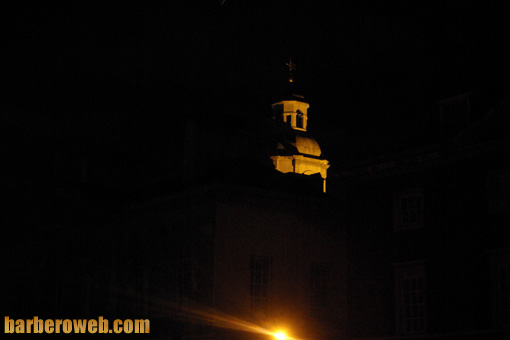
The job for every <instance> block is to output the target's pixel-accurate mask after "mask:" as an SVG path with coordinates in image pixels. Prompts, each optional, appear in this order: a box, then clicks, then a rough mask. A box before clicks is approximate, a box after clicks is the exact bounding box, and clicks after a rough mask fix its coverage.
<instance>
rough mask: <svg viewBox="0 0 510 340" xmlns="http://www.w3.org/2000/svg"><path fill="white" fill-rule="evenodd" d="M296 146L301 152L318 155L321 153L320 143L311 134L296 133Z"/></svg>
mask: <svg viewBox="0 0 510 340" xmlns="http://www.w3.org/2000/svg"><path fill="white" fill-rule="evenodd" d="M295 146H296V148H297V149H298V151H299V153H302V154H305V155H312V156H317V157H319V156H320V155H321V148H320V147H319V143H317V141H316V140H315V139H313V138H312V137H310V136H300V135H296V144H295Z"/></svg>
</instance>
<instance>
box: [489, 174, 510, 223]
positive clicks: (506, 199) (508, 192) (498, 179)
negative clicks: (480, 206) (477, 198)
mask: <svg viewBox="0 0 510 340" xmlns="http://www.w3.org/2000/svg"><path fill="white" fill-rule="evenodd" d="M487 191H488V196H487V197H488V202H487V203H488V207H489V212H491V213H506V212H509V211H510V171H509V170H499V171H493V172H491V173H489V175H488V181H487Z"/></svg>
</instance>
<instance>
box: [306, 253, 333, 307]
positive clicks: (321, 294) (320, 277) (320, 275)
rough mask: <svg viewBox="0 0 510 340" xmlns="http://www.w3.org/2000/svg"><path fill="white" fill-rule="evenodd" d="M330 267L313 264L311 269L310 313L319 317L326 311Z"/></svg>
mask: <svg viewBox="0 0 510 340" xmlns="http://www.w3.org/2000/svg"><path fill="white" fill-rule="evenodd" d="M329 273H330V267H329V266H328V265H327V264H323V263H321V264H313V265H312V270H311V301H310V313H311V316H313V317H320V316H322V315H324V314H325V313H326V306H327V301H328V281H329Z"/></svg>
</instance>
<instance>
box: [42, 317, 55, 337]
mask: <svg viewBox="0 0 510 340" xmlns="http://www.w3.org/2000/svg"><path fill="white" fill-rule="evenodd" d="M53 324H54V323H53V320H46V321H45V322H44V331H45V332H46V333H48V334H51V333H53V331H54V328H53Z"/></svg>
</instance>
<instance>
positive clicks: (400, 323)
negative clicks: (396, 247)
mask: <svg viewBox="0 0 510 340" xmlns="http://www.w3.org/2000/svg"><path fill="white" fill-rule="evenodd" d="M393 266H394V272H395V324H396V330H397V335H415V334H424V333H425V332H426V331H427V280H426V270H425V262H424V261H414V262H402V263H394V264H393ZM411 280H416V289H414V290H411V289H410V288H409V289H408V290H407V291H406V290H405V284H404V283H405V281H409V282H411ZM418 280H421V282H422V285H421V289H420V288H419V287H418V282H419V281H418ZM412 292H415V293H416V299H415V300H414V303H413V301H412V298H411V296H412V295H411V293H412ZM406 293H407V294H409V295H408V297H409V302H407V301H406V296H405V295H406ZM419 293H421V294H422V295H421V301H419ZM420 310H421V313H420ZM416 315H417V316H416ZM420 321H421V323H420Z"/></svg>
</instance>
